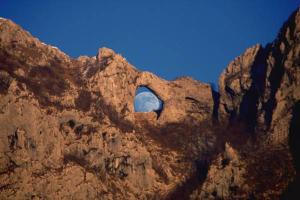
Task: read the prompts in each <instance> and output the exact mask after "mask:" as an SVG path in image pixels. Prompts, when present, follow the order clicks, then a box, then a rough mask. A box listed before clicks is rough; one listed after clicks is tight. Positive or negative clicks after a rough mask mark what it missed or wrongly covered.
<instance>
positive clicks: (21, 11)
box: [0, 0, 300, 83]
mask: <svg viewBox="0 0 300 200" xmlns="http://www.w3.org/2000/svg"><path fill="white" fill-rule="evenodd" d="M299 3H300V2H299V0H251V1H249V0H223V1H221V0H219V1H216V0H202V1H201V0H181V1H179V0H169V1H166V0H151V1H143V0H134V1H133V0H126V1H125V0H115V1H113V0H111V1H102V0H90V1H87V0H85V1H84V0H76V1H75V0H72V1H71V0H65V1H62V0H49V1H40V0H30V1H29V0H28V1H27V0H26V1H23V0H0V16H2V17H5V18H9V19H12V20H13V21H15V22H16V23H18V24H19V25H21V26H22V27H23V28H25V29H26V30H28V31H29V32H31V33H32V34H33V35H34V36H35V37H38V38H39V39H40V40H41V41H43V42H45V43H48V44H51V45H54V46H57V47H59V48H60V49H61V50H62V51H64V52H66V53H67V54H69V55H70V56H71V57H78V56H79V55H89V56H94V55H95V54H96V53H97V51H98V48H99V47H103V46H105V47H109V48H112V49H113V50H114V51H116V52H117V53H120V54H122V55H123V56H124V57H126V59H127V60H128V61H129V62H130V63H132V64H133V65H135V66H136V67H137V68H138V69H140V70H147V71H151V72H154V73H155V74H157V75H159V76H161V77H163V78H165V79H168V80H172V79H174V78H176V77H178V76H185V75H188V76H192V77H193V78H195V79H197V80H201V81H204V82H215V83H216V82H217V79H218V77H219V75H220V73H221V71H222V70H223V69H224V68H225V67H226V65H227V64H228V63H229V62H230V61H231V60H233V59H234V58H235V57H236V56H238V55H240V54H241V53H242V52H243V51H244V50H245V49H246V48H248V47H250V46H252V45H254V44H256V43H261V44H263V45H265V44H266V43H267V42H271V41H272V40H273V39H274V38H275V37H276V35H277V33H278V31H279V28H280V27H281V25H282V24H283V22H284V21H285V20H286V19H287V18H288V16H289V15H290V14H291V13H292V11H294V10H295V9H296V8H297V7H298V6H299Z"/></svg>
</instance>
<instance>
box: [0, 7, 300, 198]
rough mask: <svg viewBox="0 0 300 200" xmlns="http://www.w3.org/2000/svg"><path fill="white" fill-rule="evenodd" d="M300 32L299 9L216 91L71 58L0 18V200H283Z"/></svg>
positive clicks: (100, 57)
mask: <svg viewBox="0 0 300 200" xmlns="http://www.w3.org/2000/svg"><path fill="white" fill-rule="evenodd" d="M299 32H300V14H299V10H298V11H297V12H295V13H294V14H293V15H292V16H291V17H290V18H289V20H288V21H287V22H286V23H285V24H284V26H283V28H282V29H281V31H280V34H279V35H278V37H277V39H276V40H275V41H274V42H273V43H271V44H270V45H267V47H262V46H260V45H255V46H254V47H251V48H250V49H248V50H246V52H245V53H244V54H242V55H241V56H239V57H237V58H236V59H235V60H234V61H233V62H231V63H230V64H229V66H228V67H227V68H226V69H225V70H224V72H223V73H222V74H221V77H220V80H219V83H220V85H219V89H220V92H219V93H218V92H216V91H212V89H211V87H210V85H209V84H206V83H202V82H199V81H196V80H193V79H192V78H189V77H181V78H177V79H175V80H172V81H168V80H164V79H162V78H160V77H158V76H156V75H155V74H153V73H150V72H142V71H139V70H138V69H137V68H135V67H134V66H132V65H131V64H130V63H129V62H128V61H127V60H126V59H125V58H123V57H122V56H121V55H119V54H117V53H115V52H114V51H113V50H111V49H108V48H101V49H99V52H98V54H97V55H96V56H94V57H88V56H81V57H79V58H78V59H72V58H70V57H69V56H67V55H66V54H64V53H63V52H61V51H60V50H59V49H57V48H55V47H52V46H49V45H46V44H44V43H41V42H40V41H39V40H38V39H36V38H34V37H32V36H31V35H30V34H29V33H28V32H26V31H24V30H23V29H22V28H21V27H19V26H18V25H16V24H15V23H13V22H11V21H9V20H6V19H2V18H0V188H1V190H0V199H30V198H33V199H34V198H36V199H206V198H207V199H253V198H254V199H278V198H279V197H280V196H281V194H282V193H283V192H284V191H285V190H286V188H288V185H289V184H290V183H291V181H292V180H293V179H295V177H296V176H295V168H294V166H293V162H294V163H299V161H298V160H297V156H298V155H297V153H296V152H299V151H297V150H295V148H297V145H295V143H293V142H292V145H290V143H289V141H290V140H289V136H290V132H291V133H292V134H291V135H292V138H295V135H296V132H297V130H296V128H295V127H297V126H296V125H295V124H297V123H296V122H298V121H299V119H298V117H299V112H298V110H299V109H298V107H299V106H297V105H298V104H299V100H300V92H299V88H300V86H299V84H300V78H299V77H300V75H299V73H300V71H299V52H300V50H299V49H300V45H299V41H300V38H299V37H300V36H299ZM140 87H146V88H148V89H149V90H150V91H151V92H153V93H150V94H149V93H137V90H138V89H139V88H140ZM144 100H145V101H144ZM147 100H148V103H149V102H150V103H149V104H144V103H145V102H147ZM159 100H161V102H162V103H160V101H159ZM297 102H298V103H297ZM135 104H138V105H140V106H141V107H140V108H141V111H142V112H140V110H139V109H136V108H137V107H138V106H137V105H135ZM158 110H159V111H160V113H159V117H157V116H158V115H157V112H156V111H158ZM136 111H138V112H136ZM148 111H150V112H148ZM152 111H155V112H152ZM251 127H252V128H251ZM290 127H291V128H290ZM298 146H299V145H298ZM290 150H291V152H292V153H290ZM266 162H267V163H268V164H267V165H266V164H265V163H266ZM297 169H299V168H297ZM296 178H297V177H296ZM296 180H298V179H296ZM298 182H299V180H298ZM37 183H38V184H37ZM296 183H297V181H296ZM295 188H297V187H295ZM286 191H289V190H286ZM285 195H287V196H288V195H289V193H288V192H287V193H285Z"/></svg>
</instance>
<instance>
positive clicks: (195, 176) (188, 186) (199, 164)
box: [166, 160, 209, 200]
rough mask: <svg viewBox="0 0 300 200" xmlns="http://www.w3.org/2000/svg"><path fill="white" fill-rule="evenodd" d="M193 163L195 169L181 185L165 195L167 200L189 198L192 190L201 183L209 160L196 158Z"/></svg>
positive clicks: (204, 177)
mask: <svg viewBox="0 0 300 200" xmlns="http://www.w3.org/2000/svg"><path fill="white" fill-rule="evenodd" d="M194 164H195V171H194V172H193V173H192V174H191V176H190V177H189V178H188V179H187V180H186V181H185V182H184V183H183V184H182V185H179V186H178V187H177V188H176V189H175V190H174V191H173V192H171V193H170V194H169V195H168V196H167V197H166V199H167V200H184V199H189V196H190V195H191V194H192V192H193V191H194V190H196V189H197V188H198V187H199V186H200V185H201V184H202V183H203V181H204V180H205V179H206V176H207V173H208V166H209V162H208V161H207V160H196V161H195V162H194Z"/></svg>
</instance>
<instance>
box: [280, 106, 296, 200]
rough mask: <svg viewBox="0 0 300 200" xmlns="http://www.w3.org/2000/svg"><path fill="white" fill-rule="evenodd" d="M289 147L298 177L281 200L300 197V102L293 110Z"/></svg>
mask: <svg viewBox="0 0 300 200" xmlns="http://www.w3.org/2000/svg"><path fill="white" fill-rule="evenodd" d="M289 146H290V151H291V153H292V156H293V161H294V166H295V168H296V177H295V180H294V181H293V182H292V183H290V185H289V187H288V189H287V190H286V191H285V192H284V193H283V195H282V197H281V199H286V200H293V199H295V200H296V199H299V197H300V101H298V102H297V103H296V104H295V106H294V109H293V117H292V121H291V125H290V134H289Z"/></svg>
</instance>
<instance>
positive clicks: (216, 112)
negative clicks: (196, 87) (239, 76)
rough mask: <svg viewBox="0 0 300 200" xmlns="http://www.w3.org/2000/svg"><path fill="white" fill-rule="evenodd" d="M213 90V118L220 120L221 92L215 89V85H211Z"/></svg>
mask: <svg viewBox="0 0 300 200" xmlns="http://www.w3.org/2000/svg"><path fill="white" fill-rule="evenodd" d="M211 92H212V96H213V101H214V107H213V119H214V120H215V121H217V120H218V118H219V105H220V94H219V92H217V91H215V90H214V89H213V87H211Z"/></svg>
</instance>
